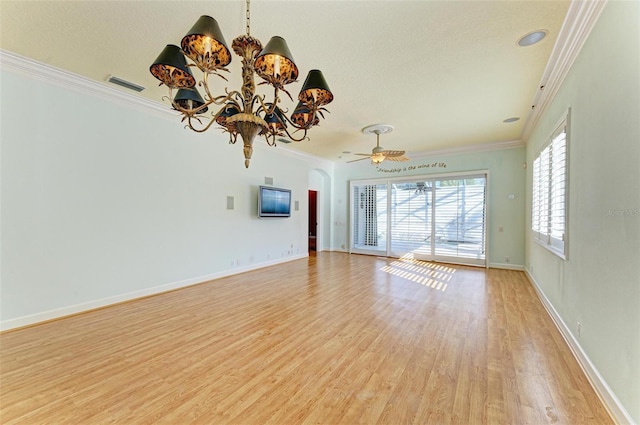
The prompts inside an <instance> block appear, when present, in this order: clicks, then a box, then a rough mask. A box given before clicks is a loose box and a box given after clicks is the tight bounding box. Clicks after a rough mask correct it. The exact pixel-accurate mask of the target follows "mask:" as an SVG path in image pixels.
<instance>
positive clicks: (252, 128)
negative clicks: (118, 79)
mask: <svg viewBox="0 0 640 425" xmlns="http://www.w3.org/2000/svg"><path fill="white" fill-rule="evenodd" d="M245 4H246V34H245V35H241V36H239V37H236V38H235V39H234V40H233V42H232V43H231V47H232V48H233V51H234V52H235V53H236V54H237V55H238V56H240V57H241V58H242V88H241V90H240V91H237V90H234V91H229V90H228V89H225V94H222V95H217V96H216V95H213V94H212V91H211V88H210V86H209V76H211V75H215V76H217V77H220V78H222V79H224V80H227V79H226V78H225V76H224V75H222V72H229V70H228V69H227V68H226V66H227V65H229V64H230V63H231V51H230V50H229V48H228V47H227V43H226V42H225V40H224V36H223V35H222V31H221V30H220V27H219V26H218V22H217V21H216V20H215V19H213V18H212V17H210V16H201V17H200V18H199V19H198V20H197V21H196V23H195V24H194V25H193V27H192V28H191V29H190V30H189V32H188V33H187V34H186V35H185V36H184V37H183V38H182V41H181V44H180V47H178V46H176V45H172V44H169V45H167V46H166V47H165V48H164V50H162V52H161V53H160V55H159V56H158V58H157V59H156V60H155V61H154V62H153V64H152V65H151V67H150V68H149V70H150V72H151V74H152V75H153V76H154V77H156V78H157V79H158V80H160V85H165V86H167V87H168V88H169V96H168V97H164V98H163V99H165V100H169V101H170V102H171V105H172V106H173V108H174V109H175V110H177V111H179V112H180V114H181V115H182V121H183V122H185V121H186V127H188V128H190V129H191V130H193V131H196V132H198V133H203V132H205V131H207V130H208V129H209V128H211V126H212V125H213V124H214V123H216V124H218V125H219V126H220V127H221V129H222V130H223V131H224V132H228V133H229V143H231V144H234V143H236V140H237V138H238V135H240V137H241V138H242V140H243V145H244V146H243V152H244V157H245V161H244V164H245V167H246V168H248V167H249V162H250V160H251V155H252V152H253V141H254V139H255V136H257V135H261V136H264V138H265V139H266V141H267V144H268V145H269V146H275V145H276V140H277V139H280V138H282V137H286V138H287V139H288V140H293V141H296V142H299V141H302V140H305V139H308V137H307V131H308V130H310V129H311V127H313V126H315V125H318V124H319V122H320V118H324V114H323V113H324V112H328V111H327V110H326V109H325V108H324V106H325V105H327V104H329V103H331V101H333V93H331V90H329V86H328V85H327V82H326V81H325V79H324V76H323V75H322V72H321V71H319V70H317V69H314V70H311V71H309V74H308V76H307V78H306V80H305V82H304V84H303V86H302V89H301V90H300V93H299V94H298V101H299V102H298V104H297V105H296V107H295V109H294V110H293V113H292V114H291V117H290V118H289V117H287V115H286V114H285V112H286V111H283V110H282V109H281V108H280V107H279V106H278V104H279V103H280V101H281V99H280V94H279V93H280V92H284V93H286V94H287V96H288V97H289V98H290V99H292V100H293V98H292V97H291V95H290V94H289V92H288V91H287V90H286V89H285V87H284V86H285V85H287V84H291V83H293V82H295V81H297V79H298V67H297V66H296V64H295V62H294V61H293V57H292V55H291V52H290V51H289V47H288V46H287V42H286V41H285V40H284V38H282V37H279V36H274V37H272V38H271V40H270V41H269V42H268V43H267V45H266V46H265V47H264V48H262V43H261V42H260V41H259V40H258V39H255V38H253V37H251V35H250V8H249V6H250V0H246V2H245ZM187 58H188V59H190V60H191V62H192V63H188V62H187ZM192 68H198V69H199V70H200V72H201V73H202V80H200V81H196V78H195V77H194V75H193V73H192V72H191V69H192ZM256 74H257V75H258V76H259V77H260V78H261V79H262V80H264V81H263V82H261V83H260V84H268V85H270V86H271V87H273V89H274V94H273V98H272V99H271V100H269V101H265V100H266V96H265V95H257V94H256V92H255V91H256V84H255V78H254V77H255V75H256ZM196 85H197V86H198V87H201V88H203V90H204V96H202V95H201V94H200V92H199V90H198V89H197V88H196ZM174 90H177V92H176V94H175V96H174V94H173V91H174ZM210 108H211V109H212V112H210V114H211V117H205V116H203V114H204V113H206V112H208V111H209V109H210ZM213 110H215V111H213ZM203 120H209V121H208V122H206V123H205V122H203ZM289 128H292V131H291V132H290V130H289ZM297 131H302V135H301V136H299V137H294V136H293V135H292V133H295V132H297Z"/></svg>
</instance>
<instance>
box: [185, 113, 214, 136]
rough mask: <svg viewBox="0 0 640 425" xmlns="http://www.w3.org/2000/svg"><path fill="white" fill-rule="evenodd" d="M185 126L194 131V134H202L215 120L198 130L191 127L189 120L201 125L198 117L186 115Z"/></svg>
mask: <svg viewBox="0 0 640 425" xmlns="http://www.w3.org/2000/svg"><path fill="white" fill-rule="evenodd" d="M186 118H187V125H186V126H185V128H186V127H188V128H190V129H191V130H193V131H195V132H196V133H204V132H205V131H207V130H209V129H210V128H211V126H212V125H213V124H214V123H215V122H216V120H215V119H213V120H211V121H209V123H208V124H207V125H205V126H204V127H203V128H201V129H198V128H196V127H194V126H193V124H192V123H191V119H195V120H197V121H198V122H199V123H200V124H202V121H200V119H199V118H198V117H194V116H192V115H187V116H186Z"/></svg>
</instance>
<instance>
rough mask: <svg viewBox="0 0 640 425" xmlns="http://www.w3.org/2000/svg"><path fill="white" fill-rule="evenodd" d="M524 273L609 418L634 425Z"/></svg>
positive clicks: (555, 312) (536, 284) (528, 273)
mask: <svg viewBox="0 0 640 425" xmlns="http://www.w3.org/2000/svg"><path fill="white" fill-rule="evenodd" d="M524 271H525V274H526V276H527V278H529V281H530V282H531V284H532V285H533V287H534V289H535V291H536V293H537V294H538V298H539V299H540V301H541V302H542V305H543V306H544V308H545V309H546V310H547V312H548V313H549V315H550V316H551V319H553V321H554V323H555V325H556V327H557V328H558V330H559V331H560V334H561V335H562V337H563V338H564V340H565V341H566V342H567V345H569V349H570V350H571V352H572V353H573V356H574V357H575V358H576V360H577V361H578V364H579V365H580V367H581V368H582V371H583V372H584V374H585V375H586V376H587V379H588V380H589V383H590V384H591V386H592V387H593V389H594V390H595V392H596V394H597V395H598V397H599V398H600V401H602V404H603V405H604V407H605V409H607V411H608V412H609V415H610V416H611V418H612V419H613V420H614V422H615V423H617V424H626V425H636V423H635V422H634V420H633V418H632V417H631V415H630V414H629V412H627V410H626V409H625V408H624V406H623V405H622V403H620V400H618V397H616V395H615V393H614V392H613V391H612V390H611V387H609V385H608V384H607V382H606V381H605V379H604V378H603V377H602V375H601V374H600V372H599V371H598V369H597V368H596V367H595V365H594V364H593V363H592V362H591V359H589V356H587V354H586V353H585V352H584V350H583V349H582V346H581V345H580V343H579V342H578V340H577V339H576V338H575V337H574V336H573V334H572V333H571V330H570V328H569V327H568V326H567V324H566V323H565V322H564V320H562V317H560V315H559V314H558V312H557V310H556V309H555V308H554V307H553V304H551V302H550V301H549V299H548V298H547V297H546V296H545V295H544V292H543V291H542V289H541V288H540V285H539V284H538V282H536V280H535V278H534V277H533V276H532V275H531V273H530V272H529V270H528V269H527V268H525V270H524Z"/></svg>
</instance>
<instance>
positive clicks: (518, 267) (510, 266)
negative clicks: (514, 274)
mask: <svg viewBox="0 0 640 425" xmlns="http://www.w3.org/2000/svg"><path fill="white" fill-rule="evenodd" d="M489 268H490V269H505V270H517V271H520V272H523V271H524V266H523V265H522V264H511V263H489Z"/></svg>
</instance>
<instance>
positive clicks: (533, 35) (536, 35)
mask: <svg viewBox="0 0 640 425" xmlns="http://www.w3.org/2000/svg"><path fill="white" fill-rule="evenodd" d="M546 35H547V30H537V31H533V32H530V33H529V34H527V35H524V36H522V37H520V39H519V40H518V46H522V47H525V46H531V45H532V44H536V43H537V42H538V41H540V40H542V39H543V38H545V37H546Z"/></svg>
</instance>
